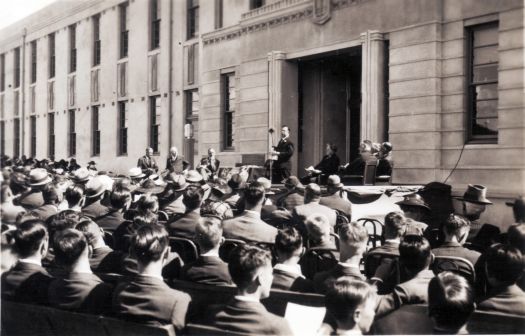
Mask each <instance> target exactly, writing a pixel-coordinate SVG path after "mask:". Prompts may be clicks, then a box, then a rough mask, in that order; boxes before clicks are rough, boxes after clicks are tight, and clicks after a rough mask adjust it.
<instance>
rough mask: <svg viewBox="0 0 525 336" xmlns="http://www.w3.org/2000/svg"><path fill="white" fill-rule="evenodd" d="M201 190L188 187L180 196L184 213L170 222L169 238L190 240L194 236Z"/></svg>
mask: <svg viewBox="0 0 525 336" xmlns="http://www.w3.org/2000/svg"><path fill="white" fill-rule="evenodd" d="M203 194H204V193H203V190H202V189H201V188H199V187H196V186H189V187H188V188H187V189H186V190H184V193H183V195H182V203H184V206H185V208H186V212H185V213H184V214H182V215H180V216H177V217H175V218H174V219H173V220H171V221H170V222H169V223H168V225H167V229H168V232H169V234H170V236H175V237H184V238H188V239H192V238H193V236H194V235H195V227H196V226H197V222H198V221H199V219H200V218H201V215H200V213H201V205H202V197H203Z"/></svg>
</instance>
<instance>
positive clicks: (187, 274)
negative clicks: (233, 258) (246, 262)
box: [180, 216, 232, 285]
mask: <svg viewBox="0 0 525 336" xmlns="http://www.w3.org/2000/svg"><path fill="white" fill-rule="evenodd" d="M194 240H195V242H196V243H197V245H198V246H199V249H200V256H199V259H197V260H196V261H195V262H193V263H191V264H188V265H185V266H184V267H183V269H182V271H181V276H180V279H181V280H185V281H192V282H198V283H203V284H209V285H231V284H232V279H231V277H230V273H229V272H228V264H227V263H225V262H224V261H222V259H221V258H219V247H220V246H221V244H222V242H223V241H224V238H223V237H222V223H221V220H220V219H219V218H218V217H212V216H210V217H202V218H200V219H199V221H198V223H197V226H196V228H195V238H194Z"/></svg>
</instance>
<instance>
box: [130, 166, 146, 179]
mask: <svg viewBox="0 0 525 336" xmlns="http://www.w3.org/2000/svg"><path fill="white" fill-rule="evenodd" d="M128 175H129V177H130V178H132V179H134V178H143V177H144V176H146V175H145V174H144V173H143V172H142V169H140V168H139V167H133V168H131V169H130V170H129V172H128Z"/></svg>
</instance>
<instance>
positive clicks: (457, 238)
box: [432, 214, 480, 272]
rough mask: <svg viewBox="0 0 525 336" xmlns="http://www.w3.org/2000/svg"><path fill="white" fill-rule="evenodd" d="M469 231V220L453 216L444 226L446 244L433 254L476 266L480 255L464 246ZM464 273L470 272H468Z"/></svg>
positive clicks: (436, 249) (434, 250)
mask: <svg viewBox="0 0 525 336" xmlns="http://www.w3.org/2000/svg"><path fill="white" fill-rule="evenodd" d="M469 230H470V222H469V221H468V219H466V218H464V217H462V216H458V215H454V214H451V215H450V216H449V217H448V219H447V220H446V221H445V223H444V224H443V233H444V234H445V242H444V243H443V244H442V245H441V246H440V247H438V248H435V249H433V250H432V253H433V254H434V255H435V256H445V257H446V256H452V257H460V258H464V259H466V260H468V261H469V262H470V263H472V265H475V264H476V262H477V261H478V258H479V256H480V253H479V252H476V251H473V250H469V249H467V248H465V247H463V244H465V242H466V241H467V237H468V234H469ZM464 271H465V272H468V270H464Z"/></svg>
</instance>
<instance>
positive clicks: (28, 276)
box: [1, 219, 52, 304]
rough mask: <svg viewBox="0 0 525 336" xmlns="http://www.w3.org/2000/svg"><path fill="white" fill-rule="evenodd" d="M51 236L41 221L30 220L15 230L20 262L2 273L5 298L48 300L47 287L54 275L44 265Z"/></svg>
mask: <svg viewBox="0 0 525 336" xmlns="http://www.w3.org/2000/svg"><path fill="white" fill-rule="evenodd" d="M48 241H49V236H48V233H47V230H46V227H45V226H44V223H43V222H42V221H41V220H38V219H35V220H28V221H25V222H23V223H22V224H20V225H19V226H18V228H17V229H16V231H15V232H14V248H15V250H16V251H17V253H18V258H19V259H18V262H17V263H16V265H15V266H14V267H13V268H11V269H10V270H9V271H7V272H6V273H4V274H2V286H1V287H2V299H4V300H12V301H20V302H28V303H40V304H45V303H47V301H48V300H47V288H48V286H49V283H50V282H51V280H52V278H51V276H50V275H49V274H48V273H47V271H46V270H45V269H44V268H43V267H42V259H43V258H44V256H45V255H46V254H47V250H48Z"/></svg>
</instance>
